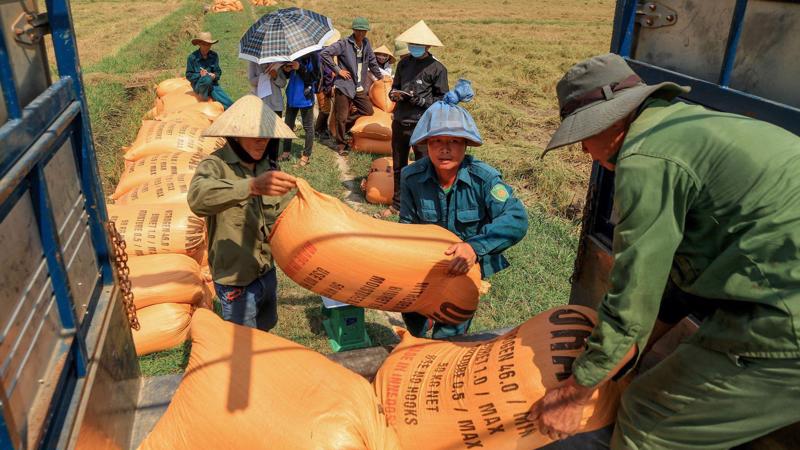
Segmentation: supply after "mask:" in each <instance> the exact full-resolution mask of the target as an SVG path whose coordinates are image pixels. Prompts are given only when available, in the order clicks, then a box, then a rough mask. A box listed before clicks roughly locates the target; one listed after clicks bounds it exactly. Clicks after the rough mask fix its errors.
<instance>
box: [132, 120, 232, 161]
mask: <svg viewBox="0 0 800 450" xmlns="http://www.w3.org/2000/svg"><path fill="white" fill-rule="evenodd" d="M223 145H225V139H224V138H216V137H203V129H202V128H197V127H193V126H190V125H186V124H183V123H177V122H160V121H158V120H145V121H143V122H142V128H140V129H139V134H138V135H137V136H136V140H135V141H133V144H131V146H130V147H128V149H127V150H126V151H125V159H127V160H128V161H136V160H138V159H142V158H144V157H146V156H152V155H157V154H159V153H172V152H176V151H178V152H189V153H196V152H200V153H205V154H211V153H212V152H213V151H214V150H217V149H218V148H220V147H222V146H223Z"/></svg>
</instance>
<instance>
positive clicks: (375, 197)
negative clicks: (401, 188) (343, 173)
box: [364, 158, 394, 205]
mask: <svg viewBox="0 0 800 450" xmlns="http://www.w3.org/2000/svg"><path fill="white" fill-rule="evenodd" d="M365 188H366V189H365V190H366V192H365V193H364V194H365V196H366V197H367V201H368V202H370V203H377V204H383V205H388V204H389V203H391V202H392V195H394V172H393V171H392V158H378V159H376V160H375V161H372V167H370V169H369V175H368V176H367V183H366V186H365Z"/></svg>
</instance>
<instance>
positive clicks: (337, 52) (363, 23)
mask: <svg viewBox="0 0 800 450" xmlns="http://www.w3.org/2000/svg"><path fill="white" fill-rule="evenodd" d="M352 28H353V34H351V35H350V36H349V37H348V38H347V39H342V40H340V41H339V42H336V43H334V44H333V45H331V46H329V47H326V48H325V49H324V50H322V52H321V53H320V58H321V59H322V64H324V65H325V66H327V67H328V68H330V69H331V70H333V71H334V72H335V73H336V79H335V80H334V101H333V107H334V115H335V117H336V150H337V152H338V153H339V154H340V155H342V156H344V155H346V154H347V150H346V149H347V141H346V140H345V133H346V132H347V131H348V129H349V127H350V126H352V124H353V122H355V120H356V119H357V118H358V117H359V116H369V115H372V113H373V112H374V110H373V109H372V102H371V101H370V99H369V95H368V93H369V87H370V86H371V85H372V80H371V79H370V78H369V77H368V76H367V72H370V73H372V75H374V76H375V78H376V79H382V78H383V74H382V73H381V70H380V67H379V66H378V61H377V60H376V59H375V54H374V53H373V51H372V46H371V45H370V43H369V39H367V32H368V31H369V30H370V26H369V21H367V19H365V18H363V17H356V18H355V19H353V26H352ZM334 56H336V57H338V64H335V63H334V62H333V57H334ZM352 106H355V110H356V111H355V113H354V114H351V107H352Z"/></svg>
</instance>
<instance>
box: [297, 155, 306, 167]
mask: <svg viewBox="0 0 800 450" xmlns="http://www.w3.org/2000/svg"><path fill="white" fill-rule="evenodd" d="M297 165H299V166H300V167H305V166H307V165H308V156H306V155H303V156H301V157H300V162H299V163H297Z"/></svg>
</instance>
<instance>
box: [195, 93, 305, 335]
mask: <svg viewBox="0 0 800 450" xmlns="http://www.w3.org/2000/svg"><path fill="white" fill-rule="evenodd" d="M203 135H204V136H215V137H221V138H224V139H225V140H226V144H225V145H224V146H223V147H222V148H220V149H219V150H217V151H215V152H214V153H212V154H211V155H209V156H208V157H206V158H205V159H203V160H202V161H201V162H200V164H199V165H198V166H197V170H196V171H195V174H194V177H193V178H192V181H191V183H190V184H189V192H188V197H187V199H188V203H189V208H191V210H192V212H194V213H195V214H197V215H198V216H200V217H204V218H205V219H206V226H207V231H208V261H209V265H210V266H211V275H212V277H213V279H214V287H215V290H216V294H217V297H218V298H219V300H220V304H221V306H222V318H223V319H225V320H228V321H230V322H234V323H237V324H240V325H246V326H249V327H253V328H258V329H260V330H264V331H268V330H269V329H271V328H272V327H274V326H275V324H276V323H277V321H278V312H277V311H278V310H277V286H278V282H277V277H276V273H275V264H274V261H273V259H272V253H271V251H270V246H269V241H268V236H269V230H270V229H271V227H272V225H273V224H274V223H275V221H276V219H277V218H278V215H279V214H280V213H281V211H283V209H284V208H285V207H286V205H287V203H288V201H289V200H290V199H291V197H292V196H293V195H294V191H293V190H292V189H293V188H294V187H295V178H294V177H292V176H291V175H289V174H287V173H284V172H281V171H279V170H276V167H275V166H274V165H273V164H272V162H271V161H270V159H269V158H268V157H267V155H266V153H267V145H268V143H269V142H270V141H272V140H277V139H295V138H296V136H295V134H294V133H293V132H292V130H290V129H289V127H287V126H286V124H285V123H284V122H283V121H282V120H280V118H279V117H278V116H277V115H276V114H275V113H274V112H273V111H272V110H271V109H270V108H269V107H268V106H267V105H265V104H264V102H262V101H261V99H260V98H258V97H257V96H255V95H245V96H244V97H242V98H240V99H239V100H237V101H236V103H234V104H233V106H231V107H230V108H229V109H228V110H227V111H225V112H224V113H222V115H220V116H219V117H218V118H217V119H216V120H215V121H214V123H213V124H211V126H209V127H208V128H206V130H205V132H204V133H203Z"/></svg>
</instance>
